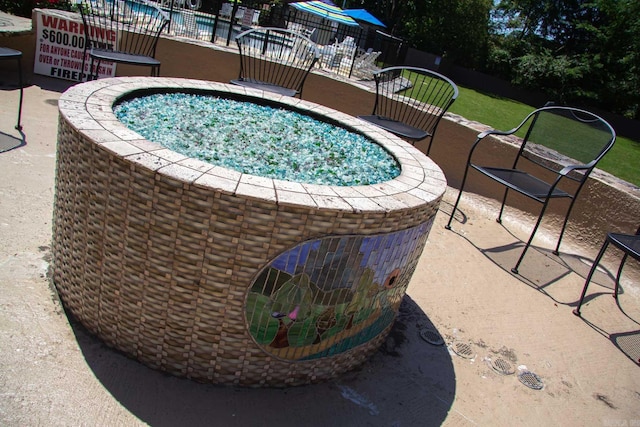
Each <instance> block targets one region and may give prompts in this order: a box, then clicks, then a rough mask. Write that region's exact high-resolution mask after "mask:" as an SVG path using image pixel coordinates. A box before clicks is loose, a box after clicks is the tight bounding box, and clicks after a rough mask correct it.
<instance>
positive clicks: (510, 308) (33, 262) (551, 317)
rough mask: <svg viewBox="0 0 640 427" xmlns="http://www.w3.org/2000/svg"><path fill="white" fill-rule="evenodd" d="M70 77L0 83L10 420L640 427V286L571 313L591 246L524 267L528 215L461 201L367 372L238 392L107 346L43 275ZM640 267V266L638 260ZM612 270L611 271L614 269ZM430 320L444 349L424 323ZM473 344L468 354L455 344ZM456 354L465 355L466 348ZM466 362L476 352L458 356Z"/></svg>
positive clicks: (0, 214)
mask: <svg viewBox="0 0 640 427" xmlns="http://www.w3.org/2000/svg"><path fill="white" fill-rule="evenodd" d="M67 87H68V83H66V82H63V81H56V80H51V79H47V78H44V77H34V79H33V80H32V81H31V85H30V86H29V87H27V88H26V89H25V102H24V110H23V126H24V129H23V133H24V138H23V136H22V135H21V134H20V133H19V132H18V131H16V130H15V129H14V125H15V119H16V112H17V101H18V90H17V89H15V86H14V87H7V85H6V82H5V85H3V86H0V94H1V95H0V151H4V150H6V149H8V148H11V147H12V146H15V148H13V149H11V150H8V151H4V152H1V153H0V174H1V175H2V180H1V181H0V239H1V241H2V244H1V245H0V288H1V289H2V293H1V294H0V307H1V309H0V325H1V327H0V354H1V355H2V357H1V358H0V385H1V387H2V394H1V395H0V424H2V425H47V426H48V425H65V426H69V425H105V426H106V425H109V426H112V425H127V426H129V425H153V426H162V425H167V426H172V425H176V426H177V425H189V426H197V425H228V426H254V425H269V426H279V427H282V426H299V425H305V426H325V425H332V426H360V425H362V426H418V425H419V426H431V425H446V426H458V425H465V426H466V425H491V426H507V425H521V426H529V425H530V426H541V425H549V426H551V425H593V426H601V425H602V426H633V425H636V426H638V425H640V366H638V364H637V363H635V362H634V361H633V360H632V359H631V358H633V359H634V360H636V361H637V359H638V358H639V357H640V323H638V322H640V283H639V281H638V280H637V278H634V279H633V280H629V279H625V280H624V281H623V287H624V293H623V294H622V295H621V296H620V307H621V308H622V310H621V309H620V308H618V307H617V306H616V304H615V301H614V299H613V298H611V291H612V281H611V279H610V278H607V277H605V275H603V274H599V275H597V277H596V283H595V284H593V285H592V287H591V288H590V295H594V296H595V297H594V298H589V299H588V300H587V304H586V305H585V306H583V310H582V311H583V319H580V318H578V317H576V316H574V315H573V314H572V310H573V308H574V307H575V305H576V303H577V299H578V297H579V294H580V291H581V289H582V285H583V283H584V277H585V275H586V273H587V271H588V269H589V266H590V262H591V260H592V259H593V258H594V256H595V252H596V251H597V248H594V250H593V252H592V253H588V254H585V253H577V252H573V251H572V244H571V241H570V240H569V239H567V241H566V244H565V245H563V248H562V249H563V251H564V252H563V253H562V254H561V256H559V257H556V256H553V255H551V254H550V250H549V249H548V248H551V247H552V243H550V242H549V241H548V240H546V239H544V236H542V238H541V239H538V240H536V241H535V242H534V249H533V250H531V251H530V252H529V254H528V255H527V257H526V258H525V260H524V262H523V264H522V266H521V275H520V276H515V275H513V274H511V273H510V272H509V268H510V267H511V266H512V264H513V263H514V262H515V260H516V259H517V256H518V255H519V250H520V249H521V247H522V239H523V238H524V237H525V236H526V232H527V230H528V227H529V226H530V225H531V223H530V222H529V220H525V219H523V217H522V216H520V215H517V214H516V213H515V212H514V211H513V210H507V214H506V217H505V221H504V224H503V225H499V224H497V223H496V222H495V221H494V217H495V213H496V212H497V211H496V207H495V206H494V204H495V202H493V201H487V200H482V199H479V198H477V197H471V196H469V197H467V196H465V197H464V198H463V204H462V206H461V214H459V216H457V217H458V218H459V219H462V220H463V221H464V223H461V222H455V223H454V230H455V231H454V232H450V231H446V230H445V229H444V228H443V226H444V224H445V222H446V219H447V215H448V212H450V209H451V203H452V201H453V198H454V197H455V195H456V194H457V191H456V190H455V189H449V190H448V192H447V194H446V196H445V200H444V202H443V203H442V205H441V207H440V212H439V213H438V214H437V217H436V223H435V225H434V227H433V229H432V231H431V234H430V236H429V241H428V242H427V245H426V248H425V250H424V253H423V255H422V258H421V261H420V264H419V266H418V269H417V271H416V273H415V275H414V277H413V279H412V282H411V284H410V286H409V290H408V296H407V297H406V298H405V301H404V303H403V305H402V306H401V311H400V316H399V318H398V321H397V323H396V327H395V328H394V330H393V331H392V333H391V335H390V337H389V339H388V340H387V342H386V343H385V345H383V347H382V348H381V349H380V351H378V352H377V353H376V354H375V355H374V357H373V358H372V359H370V360H369V361H368V362H367V363H365V364H364V365H363V366H362V367H361V368H360V369H358V370H356V371H353V372H350V373H347V374H345V375H344V376H342V377H340V378H338V379H336V380H334V381H331V382H328V383H323V384H317V385H310V386H303V387H295V388H289V389H242V388H228V387H220V386H215V385H207V384H200V383H196V382H193V381H189V380H185V379H180V378H176V377H172V376H168V375H166V374H163V373H161V372H157V371H153V370H151V369H149V368H146V367H144V366H142V365H141V364H139V363H138V362H136V361H133V360H130V359H128V358H126V357H124V356H122V355H121V354H119V353H118V352H116V351H114V350H112V349H110V348H107V347H106V346H105V345H103V344H102V343H101V342H100V341H99V340H97V339H96V338H93V337H92V336H90V335H88V334H87V333H86V331H85V330H84V329H83V328H82V327H81V326H79V325H78V324H77V322H75V321H74V320H72V319H70V318H69V317H67V316H66V315H65V312H64V310H63V309H62V307H61V304H60V303H59V301H58V300H57V297H56V295H55V293H54V292H53V291H52V288H51V286H50V283H49V280H48V278H47V269H48V261H49V259H50V244H51V219H52V211H53V209H52V203H53V192H54V175H55V166H56V159H55V156H56V155H55V150H56V132H57V116H58V111H57V100H58V98H59V96H60V94H61V92H62V91H64V90H65V89H66V88H67ZM630 262H633V261H630ZM611 270H612V271H613V273H614V274H615V270H614V269H613V268H611ZM430 326H433V327H435V328H436V329H437V330H438V331H439V333H440V334H441V335H442V336H443V337H444V340H445V345H443V346H436V345H432V344H430V343H428V342H427V341H425V340H424V339H422V338H421V337H420V334H419V332H420V331H421V330H424V329H425V328H428V327H430ZM460 344H466V345H467V347H465V348H468V349H469V350H470V351H469V354H468V355H466V354H463V352H462V351H460V350H461V349H462V348H463V346H461V345H460ZM458 353H460V354H462V356H461V355H458ZM463 356H465V357H463ZM497 359H502V360H504V361H507V362H509V363H510V365H511V366H513V367H514V368H515V370H516V373H517V372H518V371H519V370H524V369H528V370H530V371H532V372H534V373H535V374H537V375H538V377H539V378H540V380H541V381H542V383H543V384H544V388H543V389H542V390H534V389H531V388H529V387H526V386H525V385H524V384H522V383H521V382H520V381H519V380H518V378H517V376H516V375H502V374H499V373H497V372H496V371H495V370H494V369H493V368H492V367H491V362H494V363H495V361H496V360H497Z"/></svg>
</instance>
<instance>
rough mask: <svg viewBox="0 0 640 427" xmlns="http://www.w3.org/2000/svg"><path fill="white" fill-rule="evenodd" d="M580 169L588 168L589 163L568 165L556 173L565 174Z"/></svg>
mask: <svg viewBox="0 0 640 427" xmlns="http://www.w3.org/2000/svg"><path fill="white" fill-rule="evenodd" d="M581 169H589V165H569V166H565V167H563V168H562V170H561V171H560V172H558V175H562V176H567V175H568V174H569V173H570V172H573V171H576V170H581Z"/></svg>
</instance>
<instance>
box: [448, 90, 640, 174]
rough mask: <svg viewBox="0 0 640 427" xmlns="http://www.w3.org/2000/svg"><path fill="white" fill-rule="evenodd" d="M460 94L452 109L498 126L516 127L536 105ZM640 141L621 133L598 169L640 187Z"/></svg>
mask: <svg viewBox="0 0 640 427" xmlns="http://www.w3.org/2000/svg"><path fill="white" fill-rule="evenodd" d="M458 89H459V90H460V94H459V96H458V99H457V100H456V102H454V103H453V105H452V106H451V108H449V111H450V112H452V113H454V114H459V115H461V116H463V117H464V118H466V119H468V120H473V121H477V122H480V123H483V124H486V125H487V126H490V127H492V128H494V129H500V130H509V129H513V128H514V127H516V126H517V125H518V124H520V122H521V121H522V119H524V117H525V116H526V115H527V114H529V113H530V112H532V111H533V110H535V108H536V107H533V106H531V105H527V104H523V103H521V102H517V101H513V100H511V99H506V98H501V97H496V96H494V95H487V94H484V93H481V92H478V91H476V90H472V89H468V88H464V87H459V86H458ZM639 161H640V141H634V140H631V139H629V138H624V137H621V136H618V137H617V138H616V143H615V145H614V146H613V148H612V149H611V151H609V152H608V153H607V154H606V155H605V156H604V157H603V158H602V160H601V161H600V163H598V168H600V169H602V170H604V171H607V172H609V173H610V174H612V175H614V176H616V177H618V178H620V179H622V180H624V181H627V182H630V183H632V184H634V185H637V186H640V168H638V162H639Z"/></svg>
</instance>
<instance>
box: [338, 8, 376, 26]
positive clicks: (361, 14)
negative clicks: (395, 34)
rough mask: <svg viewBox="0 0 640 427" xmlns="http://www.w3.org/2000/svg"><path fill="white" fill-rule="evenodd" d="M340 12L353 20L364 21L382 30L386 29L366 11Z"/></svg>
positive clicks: (347, 10) (348, 10) (349, 10)
mask: <svg viewBox="0 0 640 427" xmlns="http://www.w3.org/2000/svg"><path fill="white" fill-rule="evenodd" d="M342 12H343V13H344V14H345V15H348V16H350V17H352V18H353V19H355V20H358V21H364V22H368V23H369V24H373V25H377V26H379V27H382V28H387V26H386V25H384V24H383V23H382V21H380V20H379V19H378V18H376V17H375V16H373V15H372V14H371V13H369V11H367V10H366V9H344V10H343V11H342Z"/></svg>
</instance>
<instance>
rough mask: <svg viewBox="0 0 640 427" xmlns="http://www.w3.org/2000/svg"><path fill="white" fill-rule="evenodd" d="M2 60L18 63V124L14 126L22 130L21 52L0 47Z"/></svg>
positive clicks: (0, 58) (0, 59)
mask: <svg viewBox="0 0 640 427" xmlns="http://www.w3.org/2000/svg"><path fill="white" fill-rule="evenodd" d="M4 60H9V61H10V60H15V61H16V62H17V64H18V85H19V87H20V101H18V124H16V126H15V128H16V129H18V130H22V123H21V121H22V96H23V85H22V52H20V51H19V50H15V49H11V48H8V47H0V61H4Z"/></svg>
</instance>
